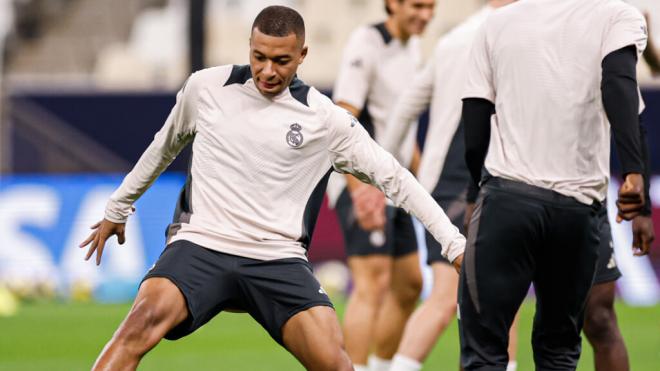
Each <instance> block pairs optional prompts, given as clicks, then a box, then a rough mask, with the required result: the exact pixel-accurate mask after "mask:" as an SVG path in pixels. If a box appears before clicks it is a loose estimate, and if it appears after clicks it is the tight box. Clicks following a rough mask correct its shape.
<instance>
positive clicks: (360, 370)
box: [353, 365, 369, 371]
mask: <svg viewBox="0 0 660 371" xmlns="http://www.w3.org/2000/svg"><path fill="white" fill-rule="evenodd" d="M353 370H355V371H369V367H368V366H367V365H353Z"/></svg>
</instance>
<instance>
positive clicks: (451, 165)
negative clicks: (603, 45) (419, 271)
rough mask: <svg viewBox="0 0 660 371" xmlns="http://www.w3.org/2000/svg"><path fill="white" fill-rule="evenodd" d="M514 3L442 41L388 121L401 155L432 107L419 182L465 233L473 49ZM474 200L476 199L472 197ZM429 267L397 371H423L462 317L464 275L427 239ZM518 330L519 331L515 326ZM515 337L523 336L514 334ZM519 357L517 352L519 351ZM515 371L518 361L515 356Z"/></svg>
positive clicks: (387, 140)
mask: <svg viewBox="0 0 660 371" xmlns="http://www.w3.org/2000/svg"><path fill="white" fill-rule="evenodd" d="M513 1H514V0H491V1H489V2H488V4H487V5H486V6H484V7H483V8H482V9H480V10H479V11H478V12H477V13H476V14H474V15H473V16H471V17H470V18H468V19H467V20H466V21H464V22H463V23H462V24H460V25H459V26H457V27H456V28H454V29H453V30H451V31H450V32H448V33H447V34H446V35H445V36H443V37H442V38H440V40H438V42H437V44H436V47H435V50H434V52H433V55H432V57H431V59H430V60H429V62H428V63H427V64H426V66H425V67H424V69H423V70H422V72H421V73H419V74H418V75H417V76H416V77H415V79H414V81H413V83H412V85H411V86H409V87H408V88H407V89H406V90H405V91H404V92H403V93H402V94H401V95H400V97H399V98H398V100H397V102H396V105H395V106H394V108H393V109H392V113H391V115H390V118H389V120H388V124H387V131H386V134H385V135H384V140H383V142H382V145H383V148H385V149H386V150H387V151H389V152H390V153H392V154H397V153H399V152H400V149H401V145H402V144H403V143H405V136H406V133H407V132H408V130H409V126H410V124H411V123H412V122H414V121H415V120H416V119H417V118H418V117H419V115H420V114H421V113H422V112H423V111H424V110H425V109H427V108H428V107H429V105H430V117H429V128H428V131H427V134H426V140H425V146H424V153H423V154H422V156H421V161H420V164H419V169H418V171H417V178H418V179H419V182H420V184H422V186H424V188H426V190H427V191H429V192H430V193H431V195H432V196H433V198H434V199H435V201H436V202H437V203H438V204H439V205H440V206H441V207H442V208H443V209H444V210H445V211H446V212H447V216H448V217H449V219H450V220H451V221H452V223H453V224H454V225H457V226H459V230H461V233H464V234H465V232H464V230H463V225H464V217H465V211H466V206H467V204H468V203H469V202H472V203H473V202H474V199H470V197H466V196H470V195H466V188H467V186H468V184H469V183H470V172H469V170H468V168H467V165H466V163H465V144H464V139H463V136H464V135H463V125H462V123H461V122H460V121H461V120H460V119H461V106H462V102H461V93H462V92H461V90H462V89H463V87H464V85H465V80H466V77H467V71H466V69H467V64H468V60H469V56H470V47H471V46H472V42H473V41H474V37H475V36H476V34H477V31H478V30H479V27H480V26H481V25H482V24H483V22H484V21H485V20H486V19H487V18H488V16H490V14H491V13H492V12H493V11H494V10H495V9H496V8H499V7H501V6H505V5H508V4H510V3H512V2H513ZM472 193H473V195H474V198H476V193H474V192H472ZM426 247H427V251H428V254H427V257H428V258H427V263H428V264H429V265H430V266H431V268H432V270H433V287H432V290H431V293H430V295H429V296H428V297H427V298H426V300H425V301H424V303H422V305H420V306H419V307H418V308H417V309H416V310H415V312H414V313H413V314H412V316H411V317H410V319H409V320H408V323H407V324H406V327H405V332H404V334H403V337H402V339H401V343H400V344H399V348H398V350H397V354H396V355H395V356H394V358H393V361H392V367H391V369H390V370H392V371H408V370H410V371H412V370H419V369H421V366H422V365H421V364H422V362H423V361H424V360H425V359H426V357H427V356H428V355H429V353H430V352H431V350H433V346H434V345H435V344H436V342H437V341H438V338H439V337H440V335H441V334H442V332H444V330H445V328H446V327H447V326H448V325H449V323H450V322H451V321H452V320H453V318H454V317H455V315H456V300H457V288H458V274H456V271H455V270H454V269H453V268H452V266H451V264H449V262H448V261H447V260H446V259H445V258H443V257H442V255H441V246H439V245H438V243H437V242H436V241H435V239H434V238H433V236H431V235H430V234H428V233H427V234H426ZM514 327H515V326H514ZM511 336H514V337H515V336H517V333H516V330H515V329H512V331H511ZM513 351H514V352H515V347H514V348H513ZM509 358H510V367H509V369H510V370H514V369H515V356H513V354H510V357H509Z"/></svg>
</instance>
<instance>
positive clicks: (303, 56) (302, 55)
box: [298, 46, 309, 64]
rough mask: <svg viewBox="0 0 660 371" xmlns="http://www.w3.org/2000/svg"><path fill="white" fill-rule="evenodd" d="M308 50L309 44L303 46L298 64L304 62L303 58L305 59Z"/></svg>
mask: <svg viewBox="0 0 660 371" xmlns="http://www.w3.org/2000/svg"><path fill="white" fill-rule="evenodd" d="M308 50H309V48H308V47H307V46H303V48H302V50H301V51H300V59H298V64H302V62H303V60H305V57H306V56H307V51H308Z"/></svg>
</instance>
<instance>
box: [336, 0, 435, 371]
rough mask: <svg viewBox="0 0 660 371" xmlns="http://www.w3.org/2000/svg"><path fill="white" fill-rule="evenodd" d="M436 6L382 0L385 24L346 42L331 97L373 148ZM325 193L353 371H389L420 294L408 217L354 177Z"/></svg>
mask: <svg viewBox="0 0 660 371" xmlns="http://www.w3.org/2000/svg"><path fill="white" fill-rule="evenodd" d="M434 6H435V0H385V8H386V11H387V14H388V16H387V19H386V20H385V22H382V23H378V24H374V25H367V26H362V27H359V28H358V29H356V30H355V31H353V33H352V34H351V36H350V39H349V40H348V43H347V44H346V47H345V49H344V54H343V57H342V62H341V66H340V68H339V74H338V76H337V80H336V82H335V86H334V90H333V96H332V97H333V100H334V101H335V102H336V103H337V104H338V105H340V106H342V107H344V108H346V109H347V110H348V111H349V112H351V113H352V114H353V115H354V116H355V117H358V118H359V120H360V123H361V124H363V125H364V126H365V128H366V129H367V131H368V132H369V133H370V134H371V135H372V137H373V138H374V139H375V140H376V142H378V143H380V142H381V141H382V139H383V136H384V134H385V126H386V124H387V118H388V115H389V113H390V112H391V109H392V107H393V106H394V104H395V102H396V99H397V97H398V96H399V94H400V93H401V92H402V91H403V90H404V89H405V88H406V87H407V86H409V85H410V83H411V79H410V77H411V76H413V75H414V74H415V73H416V72H417V71H418V69H419V67H420V65H421V48H420V40H419V38H418V37H417V36H418V35H419V34H421V33H422V32H423V31H424V29H425V28H426V25H427V24H428V22H429V21H430V20H431V18H432V16H433V10H434ZM415 132H416V130H414V129H413V130H409V131H408V132H407V133H408V135H407V138H406V144H405V145H404V146H403V148H402V150H401V151H402V152H403V153H404V156H402V160H401V161H402V163H403V164H405V165H408V164H410V163H411V160H412V158H411V157H412V154H413V145H414V142H415ZM413 166H414V165H412V164H411V167H413ZM328 196H329V199H330V202H331V204H334V207H335V210H336V211H337V215H338V217H339V222H340V226H341V228H342V232H343V234H344V242H345V245H346V255H347V257H348V266H349V268H350V270H351V277H352V281H353V290H352V291H351V293H350V296H349V298H348V303H347V305H346V311H345V313H344V324H343V328H344V336H345V339H346V350H347V351H348V354H349V356H350V357H351V359H352V360H353V362H354V363H355V368H356V370H358V371H360V370H364V369H366V367H367V362H368V363H369V365H368V367H369V369H370V370H371V371H380V370H387V369H388V368H389V360H390V359H391V358H392V356H393V355H394V353H395V352H396V348H397V346H398V344H399V340H400V339H401V335H402V334H403V329H404V326H405V323H406V321H407V319H408V318H409V316H410V314H411V313H412V312H413V311H414V309H415V306H416V305H417V300H418V299H419V294H420V292H421V289H422V275H421V270H420V267H419V256H418V254H417V240H416V235H415V230H414V228H413V224H412V219H411V218H410V216H409V215H408V214H406V213H405V212H404V211H403V210H401V209H398V208H394V207H391V206H386V205H385V196H384V195H383V193H382V192H381V191H380V190H379V189H377V188H376V187H373V186H370V185H367V184H364V183H362V182H360V181H358V180H357V179H355V178H354V177H353V176H352V175H347V176H345V177H339V176H334V177H332V178H331V179H330V184H329V186H328ZM370 352H373V353H372V356H371V357H369V353H370Z"/></svg>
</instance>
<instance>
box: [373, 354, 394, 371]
mask: <svg viewBox="0 0 660 371" xmlns="http://www.w3.org/2000/svg"><path fill="white" fill-rule="evenodd" d="M391 363H392V361H391V360H389V359H383V358H380V357H378V356H377V355H373V354H372V355H370V356H369V371H388V370H389V369H390V364H391Z"/></svg>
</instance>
